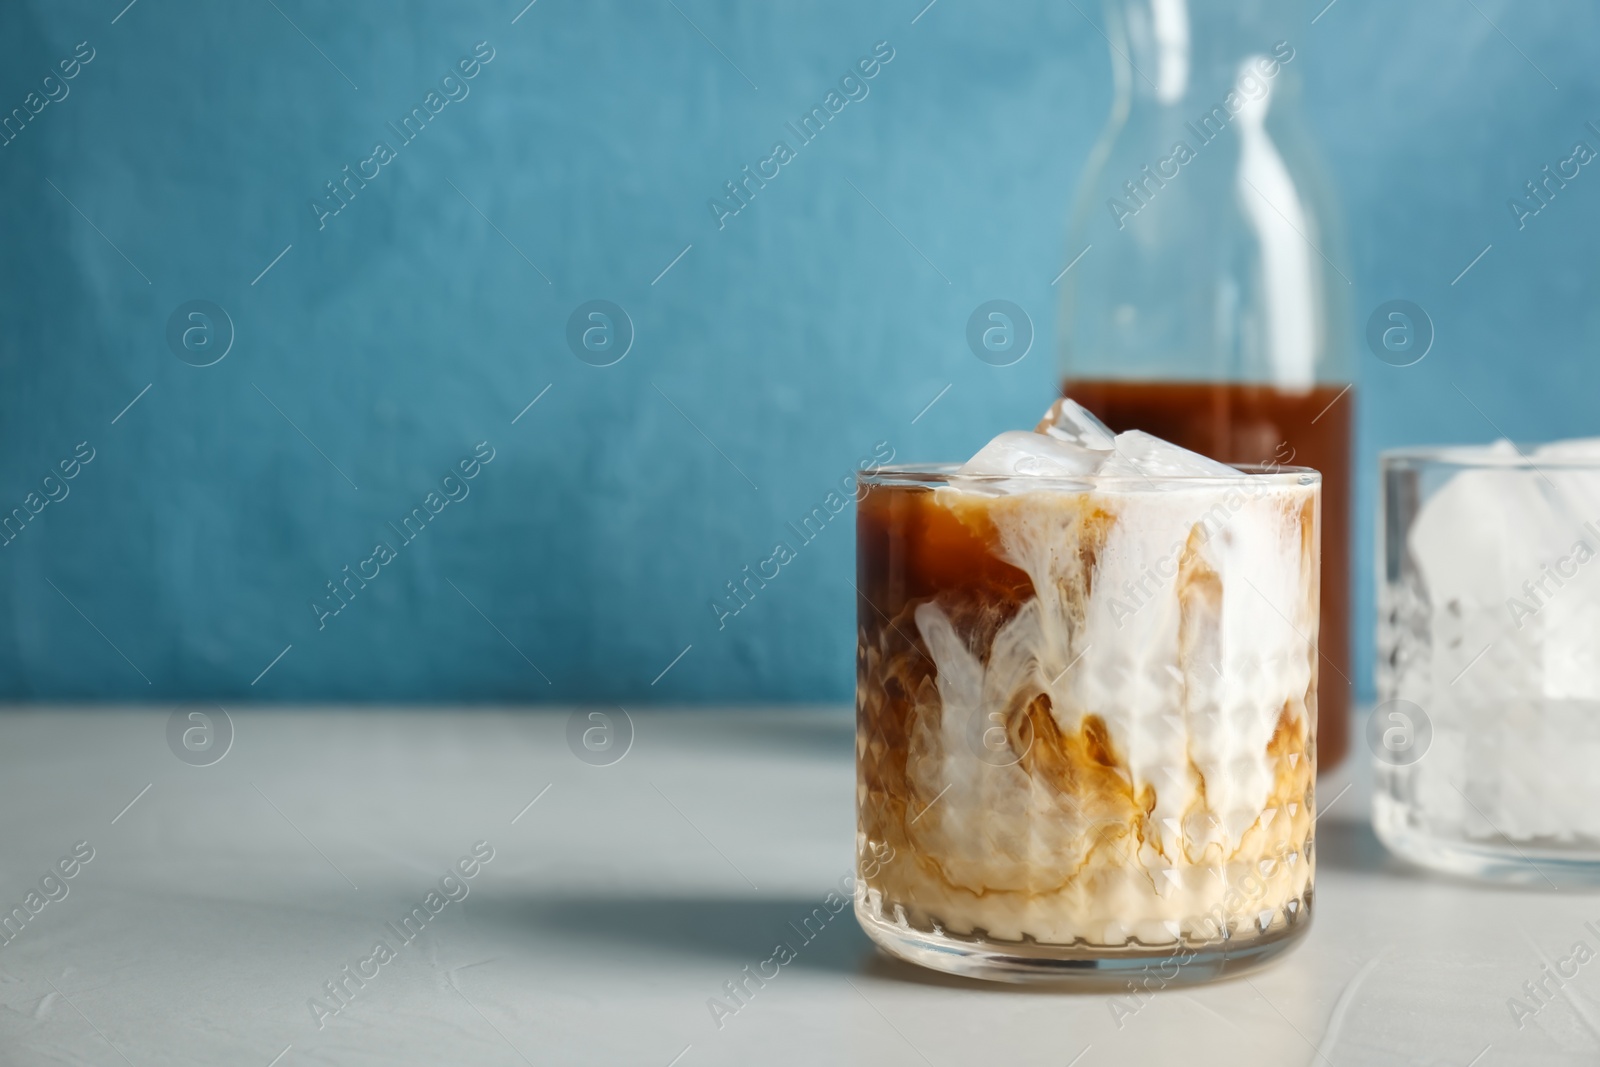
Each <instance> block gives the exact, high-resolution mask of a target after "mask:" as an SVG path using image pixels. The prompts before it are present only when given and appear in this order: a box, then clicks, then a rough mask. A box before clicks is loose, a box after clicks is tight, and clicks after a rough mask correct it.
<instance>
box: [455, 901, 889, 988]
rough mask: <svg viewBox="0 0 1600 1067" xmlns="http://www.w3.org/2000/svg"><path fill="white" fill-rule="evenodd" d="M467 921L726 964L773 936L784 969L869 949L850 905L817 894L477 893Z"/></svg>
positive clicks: (832, 963)
mask: <svg viewBox="0 0 1600 1067" xmlns="http://www.w3.org/2000/svg"><path fill="white" fill-rule="evenodd" d="M473 922H474V923H475V924H477V923H497V924H504V925H507V926H515V927H518V928H520V929H523V930H532V931H537V932H539V933H542V934H551V935H555V936H558V937H563V938H580V939H584V940H592V941H595V942H600V943H612V944H615V945H617V946H618V947H619V948H634V949H642V950H647V951H653V952H670V953H674V954H678V955H687V956H693V957H698V958H700V959H702V960H716V961H721V962H723V963H726V964H727V965H728V966H729V967H730V968H731V970H732V971H738V970H739V969H740V968H741V967H743V966H745V965H746V964H749V965H751V967H752V968H754V967H755V965H757V964H759V963H761V962H762V961H764V960H766V959H768V958H770V957H772V955H773V953H774V950H775V949H776V948H777V946H778V944H779V943H780V942H781V943H783V944H786V945H788V946H789V947H790V948H791V949H792V950H793V951H794V959H793V960H791V961H790V962H789V963H787V964H786V965H785V967H784V969H785V970H788V969H790V968H799V969H802V970H815V971H827V972H835V973H845V974H856V973H858V972H860V971H861V969H862V961H863V959H864V958H868V957H871V956H872V955H873V954H874V952H875V950H874V948H873V946H872V942H870V941H868V940H867V935H866V934H864V933H862V932H861V927H860V926H859V925H857V923H856V919H855V913H854V911H853V910H852V909H851V908H850V907H849V906H848V905H846V907H845V908H844V909H843V910H842V911H840V912H839V913H838V914H833V913H831V912H830V911H829V910H828V908H827V907H825V906H824V904H823V900H822V897H821V896H817V897H799V896H791V897H774V898H772V899H770V900H765V899H763V900H751V899H750V898H748V897H726V898H717V897H669V896H662V897H638V896H629V897H586V898H576V897H571V898H569V897H555V898H533V899H523V900H518V901H512V900H507V899H504V898H500V899H483V900H481V901H480V902H479V903H478V907H477V909H476V910H475V911H474V914H473Z"/></svg>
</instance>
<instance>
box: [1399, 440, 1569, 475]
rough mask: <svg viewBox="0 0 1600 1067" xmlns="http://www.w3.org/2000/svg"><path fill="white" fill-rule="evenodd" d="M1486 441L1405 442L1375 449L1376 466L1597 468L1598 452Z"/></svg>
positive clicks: (1524, 468)
mask: <svg viewBox="0 0 1600 1067" xmlns="http://www.w3.org/2000/svg"><path fill="white" fill-rule="evenodd" d="M1490 447H1491V446H1490V445H1406V446H1404V447H1402V448H1386V449H1383V450H1382V451H1381V452H1379V453H1378V466H1379V467H1380V468H1381V469H1384V470H1387V469H1389V468H1391V467H1402V466H1410V465H1422V464H1432V465H1437V466H1442V467H1460V468H1462V469H1464V470H1473V469H1481V470H1525V471H1538V470H1540V469H1543V468H1549V469H1552V470H1600V452H1596V453H1595V454H1594V455H1592V456H1540V457H1538V458H1534V457H1533V456H1532V455H1530V452H1531V451H1532V450H1531V449H1530V448H1528V447H1526V446H1523V445H1518V444H1513V445H1512V446H1511V447H1512V448H1514V449H1515V450H1516V451H1514V452H1511V453H1505V452H1490V451H1488V449H1489V448H1490Z"/></svg>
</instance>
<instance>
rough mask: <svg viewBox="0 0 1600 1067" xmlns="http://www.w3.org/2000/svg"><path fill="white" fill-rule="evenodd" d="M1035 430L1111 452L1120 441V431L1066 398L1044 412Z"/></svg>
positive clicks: (1076, 443) (1080, 445) (1084, 446)
mask: <svg viewBox="0 0 1600 1067" xmlns="http://www.w3.org/2000/svg"><path fill="white" fill-rule="evenodd" d="M1033 432H1034V433H1045V434H1049V435H1050V436H1051V437H1054V438H1057V439H1058V440H1062V441H1066V442H1068V443H1069V444H1074V445H1077V446H1078V447H1080V448H1092V449H1095V450H1096V451H1100V452H1108V451H1110V450H1111V449H1112V448H1113V447H1115V444H1116V434H1114V433H1112V432H1111V428H1110V427H1108V426H1107V425H1106V424H1105V423H1103V422H1101V421H1100V420H1099V419H1097V418H1095V417H1094V413H1093V412H1091V411H1090V410H1089V409H1088V408H1086V407H1084V406H1083V405H1082V404H1080V403H1078V402H1077V401H1076V400H1069V399H1067V398H1066V397H1062V398H1061V399H1060V400H1057V401H1056V402H1055V403H1054V404H1051V405H1050V410H1049V411H1047V412H1045V413H1044V418H1042V419H1040V420H1039V425H1037V426H1035V427H1034V428H1033Z"/></svg>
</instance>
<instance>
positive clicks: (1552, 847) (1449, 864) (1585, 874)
mask: <svg viewBox="0 0 1600 1067" xmlns="http://www.w3.org/2000/svg"><path fill="white" fill-rule="evenodd" d="M1372 799H1373V804H1372V829H1373V832H1374V833H1376V834H1377V835H1378V840H1379V841H1382V842H1383V844H1384V847H1386V848H1388V849H1389V851H1391V852H1393V853H1395V855H1397V856H1400V857H1401V858H1403V859H1407V860H1410V861H1411V862H1412V863H1415V864H1417V865H1418V866H1422V867H1427V868H1429V869H1430V870H1435V871H1442V872H1444V873H1445V874H1455V875H1460V876H1461V877H1463V878H1477V879H1481V880H1484V881H1491V882H1503V883H1506V884H1508V885H1525V886H1533V887H1539V886H1544V887H1547V888H1561V887H1565V886H1579V885H1581V886H1600V851H1595V850H1592V849H1576V848H1571V847H1563V846H1561V845H1559V844H1555V843H1548V842H1536V841H1525V842H1511V841H1506V840H1502V841H1499V842H1493V841H1467V840H1462V839H1461V838H1457V837H1440V836H1438V835H1436V834H1430V833H1427V832H1426V831H1424V830H1419V829H1418V828H1417V827H1416V826H1415V825H1414V824H1413V823H1412V822H1411V820H1410V819H1408V818H1407V817H1406V812H1407V809H1406V808H1404V807H1403V806H1401V805H1399V804H1397V803H1395V801H1393V800H1391V799H1389V798H1388V797H1385V796H1383V795H1382V794H1378V795H1376V796H1374V797H1373V798H1372Z"/></svg>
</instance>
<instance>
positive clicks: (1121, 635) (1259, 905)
mask: <svg viewBox="0 0 1600 1067" xmlns="http://www.w3.org/2000/svg"><path fill="white" fill-rule="evenodd" d="M860 483H861V484H860V504H859V511H858V526H857V563H856V576H857V577H856V586H857V591H858V599H857V623H858V625H857V635H858V645H857V661H856V665H857V682H856V714H857V719H856V768H857V780H856V807H857V818H858V824H857V876H858V878H857V893H856V915H857V918H858V919H859V921H860V922H861V925H862V927H863V928H864V929H865V930H866V932H867V934H868V935H869V936H870V937H871V938H872V939H873V940H874V941H875V942H876V943H877V944H878V945H879V946H880V947H881V948H883V949H884V950H885V951H887V952H888V953H890V954H891V955H894V956H897V957H900V958H902V959H905V960H909V961H911V962H913V963H917V964H921V965H923V966H927V967H932V968H935V969H938V970H942V971H947V972H951V973H955V974H960V975H966V976H970V977H978V978H990V979H999V980H1005V981H1015V982H1025V981H1039V980H1045V981H1049V980H1080V981H1081V980H1094V981H1096V982H1097V983H1098V984H1101V985H1109V986H1111V987H1113V988H1120V987H1121V986H1122V985H1126V984H1127V983H1128V982H1130V981H1132V982H1134V983H1135V985H1136V986H1138V987H1139V988H1160V987H1163V986H1166V985H1169V984H1174V983H1180V982H1192V981H1199V980H1204V979H1208V978H1213V977H1217V976H1219V975H1222V974H1228V973H1233V972H1235V971H1239V970H1243V969H1248V968H1250V967H1253V966H1255V965H1257V964H1259V963H1261V962H1264V961H1265V960H1267V959H1269V958H1271V957H1272V956H1274V955H1276V954H1278V953H1280V952H1282V951H1283V950H1284V949H1286V948H1287V947H1289V946H1290V945H1291V944H1292V943H1294V942H1295V941H1296V940H1297V939H1298V938H1299V937H1301V936H1302V935H1303V934H1304V933H1305V932H1306V930H1307V929H1308V928H1309V920H1310V911H1311V905H1312V870H1313V861H1312V851H1313V849H1312V824H1313V812H1314V787H1315V779H1316V767H1315V763H1316V754H1315V740H1314V738H1315V730H1316V693H1317V661H1318V658H1319V657H1318V654H1317V651H1316V645H1315V642H1316V634H1317V629H1316V628H1317V618H1318V607H1319V596H1318V593H1319V585H1318V583H1319V551H1318V546H1319V543H1320V532H1321V531H1320V522H1321V481H1320V476H1319V475H1318V474H1317V473H1316V472H1315V471H1308V470H1305V469H1303V468H1279V469H1277V470H1271V471H1259V472H1251V473H1246V474H1240V475H1239V476H1238V477H1236V478H1228V477H1175V478H1162V479H1160V481H1159V482H1156V481H1152V480H1151V479H1149V478H1147V477H1144V476H1143V475H1139V476H1137V477H1128V476H1123V477H1105V476H1101V475H1093V476H1088V477H1085V478H1083V479H1064V480H1059V481H1052V480H1048V479H1045V478H1039V477H1028V478H1024V479H1002V478H981V477H978V478H975V477H971V476H957V475H955V474H954V468H953V467H950V466H931V467H920V468H910V467H898V468H885V469H882V470H879V471H877V472H874V473H872V474H862V475H861V477H860ZM1141 975H1142V977H1141Z"/></svg>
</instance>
